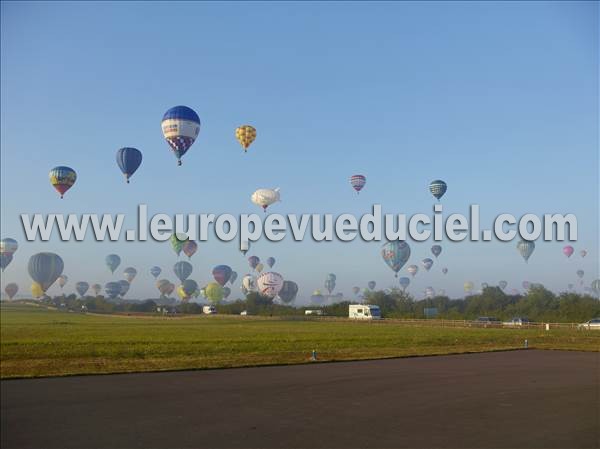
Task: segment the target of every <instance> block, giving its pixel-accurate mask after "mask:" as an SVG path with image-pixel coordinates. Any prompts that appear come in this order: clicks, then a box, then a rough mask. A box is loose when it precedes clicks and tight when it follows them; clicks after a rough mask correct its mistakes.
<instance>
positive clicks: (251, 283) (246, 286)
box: [242, 274, 256, 295]
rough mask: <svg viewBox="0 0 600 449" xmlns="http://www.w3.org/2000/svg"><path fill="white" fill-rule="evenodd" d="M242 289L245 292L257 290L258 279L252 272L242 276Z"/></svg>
mask: <svg viewBox="0 0 600 449" xmlns="http://www.w3.org/2000/svg"><path fill="white" fill-rule="evenodd" d="M242 291H243V292H244V294H246V295H247V294H248V293H249V292H254V291H256V279H255V278H254V276H252V275H251V274H247V275H246V276H244V277H243V278H242Z"/></svg>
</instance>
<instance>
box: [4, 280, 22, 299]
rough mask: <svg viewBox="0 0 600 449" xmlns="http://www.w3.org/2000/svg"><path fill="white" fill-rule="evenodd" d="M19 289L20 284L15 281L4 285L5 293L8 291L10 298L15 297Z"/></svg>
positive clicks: (7, 294)
mask: <svg viewBox="0 0 600 449" xmlns="http://www.w3.org/2000/svg"><path fill="white" fill-rule="evenodd" d="M18 291H19V286H18V285H17V284H15V283H14V282H11V283H10V284H6V287H4V293H6V296H8V299H13V298H14V297H15V295H16V294H17V292H18Z"/></svg>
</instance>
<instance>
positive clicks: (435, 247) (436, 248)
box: [431, 245, 442, 257]
mask: <svg viewBox="0 0 600 449" xmlns="http://www.w3.org/2000/svg"><path fill="white" fill-rule="evenodd" d="M431 254H433V255H434V256H435V257H438V256H439V255H440V254H442V247H441V246H440V245H433V246H432V247H431Z"/></svg>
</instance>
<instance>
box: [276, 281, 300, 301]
mask: <svg viewBox="0 0 600 449" xmlns="http://www.w3.org/2000/svg"><path fill="white" fill-rule="evenodd" d="M296 295H298V284H296V283H295V282H293V281H283V285H282V286H281V290H279V299H281V301H283V302H284V303H285V304H289V303H291V302H292V301H293V300H294V299H296Z"/></svg>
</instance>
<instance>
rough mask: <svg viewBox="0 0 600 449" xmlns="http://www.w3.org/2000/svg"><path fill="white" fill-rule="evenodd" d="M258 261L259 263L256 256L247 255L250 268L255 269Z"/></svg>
mask: <svg viewBox="0 0 600 449" xmlns="http://www.w3.org/2000/svg"><path fill="white" fill-rule="evenodd" d="M259 263H260V259H259V258H258V256H250V257H248V265H250V268H252V269H253V270H255V269H256V267H257V266H258V264H259Z"/></svg>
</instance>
